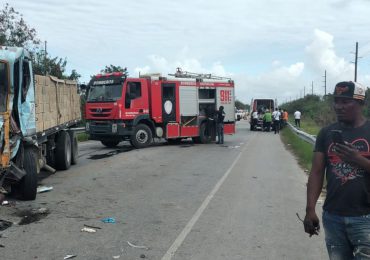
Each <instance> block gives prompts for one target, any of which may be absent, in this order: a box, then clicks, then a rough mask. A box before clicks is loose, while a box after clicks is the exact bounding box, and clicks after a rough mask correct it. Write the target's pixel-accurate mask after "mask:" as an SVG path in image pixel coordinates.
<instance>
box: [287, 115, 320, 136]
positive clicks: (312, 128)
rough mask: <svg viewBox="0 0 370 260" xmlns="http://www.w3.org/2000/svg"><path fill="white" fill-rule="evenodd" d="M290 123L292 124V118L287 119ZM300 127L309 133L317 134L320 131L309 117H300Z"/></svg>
mask: <svg viewBox="0 0 370 260" xmlns="http://www.w3.org/2000/svg"><path fill="white" fill-rule="evenodd" d="M289 121H290V123H291V124H292V125H294V118H293V119H290V120H289ZM301 129H302V130H303V131H304V132H306V133H308V134H311V135H317V134H318V133H319V131H320V127H319V126H318V125H317V124H316V123H315V121H313V120H312V119H309V118H307V119H306V118H304V119H301Z"/></svg>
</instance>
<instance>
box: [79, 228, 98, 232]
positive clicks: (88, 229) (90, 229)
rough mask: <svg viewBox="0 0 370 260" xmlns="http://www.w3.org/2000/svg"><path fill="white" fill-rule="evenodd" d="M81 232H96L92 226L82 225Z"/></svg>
mask: <svg viewBox="0 0 370 260" xmlns="http://www.w3.org/2000/svg"><path fill="white" fill-rule="evenodd" d="M81 232H87V233H96V230H95V229H93V228H88V227H84V228H82V229H81Z"/></svg>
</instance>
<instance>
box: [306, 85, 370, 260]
mask: <svg viewBox="0 0 370 260" xmlns="http://www.w3.org/2000/svg"><path fill="white" fill-rule="evenodd" d="M365 92H366V88H365V87H364V86H362V85H361V84H358V83H356V82H340V83H338V84H337V85H336V86H335V90H334V110H335V113H336V116H337V122H336V123H334V124H332V125H329V126H327V127H324V128H323V129H321V131H320V133H319V134H318V136H317V139H316V144H315V149H314V157H313V160H312V169H311V174H310V176H309V178H308V184H307V204H306V216H305V219H304V229H305V232H306V233H308V234H310V236H312V235H318V232H319V229H320V225H319V218H318V217H317V214H316V211H315V206H316V202H317V200H318V198H319V196H320V193H321V190H322V187H323V181H324V176H325V174H326V180H327V195H326V199H325V203H324V206H323V215H322V219H323V226H324V230H325V241H326V246H327V250H328V254H329V257H330V259H343V260H344V259H346V260H347V259H370V122H369V121H368V120H367V119H366V118H365V117H364V116H363V114H362V111H363V107H364V104H365Z"/></svg>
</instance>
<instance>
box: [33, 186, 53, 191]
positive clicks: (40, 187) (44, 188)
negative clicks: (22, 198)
mask: <svg viewBox="0 0 370 260" xmlns="http://www.w3.org/2000/svg"><path fill="white" fill-rule="evenodd" d="M52 189H53V187H51V186H49V187H48V186H39V187H37V193H43V192H48V191H51V190H52Z"/></svg>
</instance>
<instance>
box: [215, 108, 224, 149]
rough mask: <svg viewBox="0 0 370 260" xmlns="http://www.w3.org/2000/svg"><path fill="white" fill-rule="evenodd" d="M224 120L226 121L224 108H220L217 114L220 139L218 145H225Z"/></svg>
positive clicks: (218, 136)
mask: <svg viewBox="0 0 370 260" xmlns="http://www.w3.org/2000/svg"><path fill="white" fill-rule="evenodd" d="M224 119H225V111H224V107H223V106H220V107H219V109H218V111H217V112H216V123H217V138H218V140H217V142H216V144H223V143H224Z"/></svg>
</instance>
